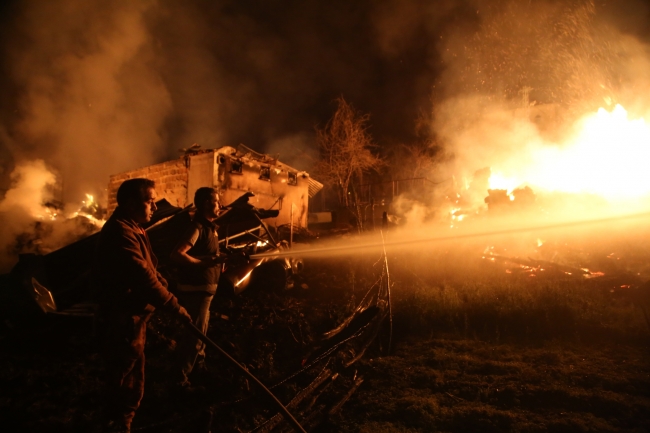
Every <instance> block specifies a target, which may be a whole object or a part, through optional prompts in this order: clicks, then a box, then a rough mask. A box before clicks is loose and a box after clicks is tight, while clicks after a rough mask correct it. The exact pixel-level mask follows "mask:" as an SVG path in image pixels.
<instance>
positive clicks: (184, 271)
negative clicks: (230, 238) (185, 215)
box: [178, 215, 221, 286]
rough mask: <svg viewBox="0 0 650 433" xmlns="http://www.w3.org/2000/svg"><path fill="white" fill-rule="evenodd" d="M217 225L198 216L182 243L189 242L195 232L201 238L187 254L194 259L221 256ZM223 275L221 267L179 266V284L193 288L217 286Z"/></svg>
mask: <svg viewBox="0 0 650 433" xmlns="http://www.w3.org/2000/svg"><path fill="white" fill-rule="evenodd" d="M217 229H218V227H217V225H216V224H214V223H213V222H211V221H208V220H207V219H205V218H204V217H203V216H201V215H196V216H195V217H194V219H193V220H192V226H191V227H190V229H189V230H188V231H187V232H186V233H185V236H184V237H183V238H182V239H181V243H183V242H189V240H190V238H191V236H192V234H193V232H195V231H197V230H198V232H199V237H198V239H197V240H196V242H195V243H194V245H193V246H192V248H190V249H189V251H188V252H187V254H188V255H190V256H192V257H197V258H200V257H204V256H215V255H217V254H219V237H218V236H217ZM220 275H221V265H220V264H219V265H215V266H211V267H207V268H197V267H196V266H179V269H178V283H179V284H187V285H191V286H203V285H206V284H217V283H218V282H219V276H220Z"/></svg>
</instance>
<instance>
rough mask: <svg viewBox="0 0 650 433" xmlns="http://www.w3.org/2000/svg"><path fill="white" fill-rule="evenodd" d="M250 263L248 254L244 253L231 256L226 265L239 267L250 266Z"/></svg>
mask: <svg viewBox="0 0 650 433" xmlns="http://www.w3.org/2000/svg"><path fill="white" fill-rule="evenodd" d="M249 261H250V257H249V256H248V254H246V253H244V252H243V251H242V252H236V253H232V254H229V255H228V257H227V260H226V263H227V264H228V265H230V266H234V267H237V266H244V265H246V264H248V262H249Z"/></svg>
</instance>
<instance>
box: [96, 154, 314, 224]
mask: <svg viewBox="0 0 650 433" xmlns="http://www.w3.org/2000/svg"><path fill="white" fill-rule="evenodd" d="M135 177H145V178H148V179H152V180H154V181H155V182H156V191H157V193H158V197H159V198H161V199H162V198H164V199H166V200H167V201H168V202H170V203H171V204H172V205H174V206H178V207H185V206H187V205H189V204H191V203H192V200H193V198H194V192H195V191H196V190H197V189H198V188H200V187H203V186H212V187H215V188H217V189H218V190H219V192H220V201H221V203H222V204H228V203H231V202H232V201H234V200H235V199H237V198H238V197H240V196H241V195H242V194H244V193H246V192H252V193H253V194H254V196H253V197H251V198H250V199H249V203H250V204H252V205H253V206H255V207H258V208H264V209H278V210H279V211H280V213H279V215H278V217H277V218H270V219H268V220H267V221H268V222H269V224H271V225H275V226H280V225H283V224H289V223H290V222H291V218H292V214H293V223H294V225H296V226H299V227H305V228H306V227H307V213H308V208H309V198H310V197H313V196H314V195H315V194H316V193H317V192H318V191H320V190H321V189H322V187H323V185H322V184H321V183H319V182H317V181H315V180H313V179H312V178H311V177H309V174H308V173H307V172H304V171H299V170H296V169H294V168H292V167H290V166H288V165H286V164H284V163H282V162H280V161H278V159H277V158H274V157H271V156H270V155H265V154H260V153H257V152H255V151H253V150H251V149H249V148H247V147H246V146H243V145H239V146H238V147H237V148H234V147H230V146H224V147H220V148H218V149H206V150H202V149H200V148H199V147H196V146H194V147H192V148H190V149H189V150H188V151H187V152H186V154H185V155H183V156H182V157H181V158H179V159H176V160H173V161H167V162H163V163H160V164H156V165H151V166H149V167H143V168H139V169H137V170H132V171H128V172H125V173H119V174H115V175H112V176H111V177H110V180H109V183H108V213H109V215H110V214H111V213H112V212H113V210H114V209H115V207H116V206H117V201H116V194H117V189H118V187H119V186H120V184H121V183H122V182H123V181H125V180H127V179H132V178H135ZM292 208H293V210H292Z"/></svg>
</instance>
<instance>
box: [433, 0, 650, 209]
mask: <svg viewBox="0 0 650 433" xmlns="http://www.w3.org/2000/svg"><path fill="white" fill-rule="evenodd" d="M627 6H630V4H629V3H628V4H627ZM632 10H633V9H632V8H630V9H627V8H625V7H623V6H620V7H619V8H618V9H615V10H612V8H611V7H608V6H607V5H601V4H595V3H594V2H592V1H589V0H576V1H572V2H557V1H537V2H517V1H505V2H490V3H483V2H479V3H477V5H476V17H477V20H478V21H477V23H476V24H475V26H474V27H472V28H465V29H462V30H461V31H450V32H449V33H447V34H446V35H444V37H443V39H442V41H441V44H440V53H441V55H442V58H443V62H444V64H445V65H446V67H445V69H444V71H442V73H441V74H440V76H439V79H440V81H439V82H438V85H437V94H436V98H435V99H434V101H433V102H434V104H433V110H432V112H433V115H432V118H433V121H432V133H433V134H434V135H435V136H436V139H437V140H438V142H439V143H440V144H442V146H443V148H444V149H445V152H446V153H447V155H448V156H449V159H448V160H449V161H451V163H449V164H445V165H443V166H439V167H437V172H438V173H440V172H441V171H442V172H444V173H447V175H448V176H458V177H460V178H464V179H468V180H469V181H471V179H472V177H473V175H474V173H475V171H477V170H480V169H483V168H485V167H492V168H493V169H494V168H497V169H498V170H500V171H503V172H504V174H505V175H510V176H513V175H521V174H523V173H526V171H530V169H531V167H534V166H535V165H536V164H538V163H539V162H540V161H539V158H540V155H545V154H548V153H549V152H552V151H554V150H557V149H562V148H563V146H565V144H566V143H567V142H569V141H570V140H571V139H572V138H573V136H574V135H575V127H576V125H577V124H579V121H580V119H581V118H583V117H584V116H585V115H588V114H591V113H595V112H596V110H597V109H598V108H599V107H605V108H606V109H608V110H610V111H611V110H613V109H614V107H615V105H616V104H622V105H624V106H625V107H626V108H627V109H628V111H629V112H630V116H631V117H632V118H638V117H641V116H644V115H645V116H646V118H649V117H648V114H650V103H648V101H647V97H646V95H647V89H648V86H650V80H649V79H648V77H650V63H649V59H650V56H649V55H648V53H649V50H648V45H646V44H645V43H644V42H642V41H641V40H640V39H639V38H638V37H637V36H634V35H631V34H630V33H627V32H629V31H630V27H620V26H621V25H622V24H623V23H625V22H627V20H626V19H625V16H626V14H629V13H630V12H631V11H632ZM640 10H646V13H647V8H646V9H643V8H641V9H640ZM638 11H639V9H637V12H638ZM636 30H639V29H638V28H637V29H636ZM612 145H613V146H612V149H613V150H612V152H613V153H614V152H615V150H614V145H615V143H612ZM558 169H559V168H558ZM562 169H563V170H567V169H568V170H571V169H572V167H562ZM558 174H560V173H558ZM603 175H605V173H603ZM520 178H523V180H524V181H525V180H526V179H525V177H524V176H520ZM532 186H533V188H534V185H532ZM478 198H479V199H480V198H481V197H478ZM481 202H482V200H481Z"/></svg>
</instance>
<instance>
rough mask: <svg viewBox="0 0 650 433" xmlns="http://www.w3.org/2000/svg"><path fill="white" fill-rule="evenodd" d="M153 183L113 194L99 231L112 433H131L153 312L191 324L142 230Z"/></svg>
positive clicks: (130, 183)
mask: <svg viewBox="0 0 650 433" xmlns="http://www.w3.org/2000/svg"><path fill="white" fill-rule="evenodd" d="M155 202H156V190H155V183H154V182H153V181H152V180H149V179H142V178H136V179H129V180H126V181H124V182H123V183H122V185H120V187H119V189H118V191H117V204H118V206H117V208H116V209H115V211H114V212H113V214H112V215H111V217H110V218H109V219H108V221H107V222H106V224H105V225H104V227H103V228H102V230H101V233H100V235H99V240H98V243H97V250H96V254H95V262H94V266H93V278H94V281H95V283H96V286H97V287H96V289H97V298H98V303H99V315H100V320H101V321H102V322H103V323H104V327H105V336H104V337H105V338H104V341H103V355H104V359H105V366H106V386H107V400H108V401H107V405H106V408H107V414H106V415H107V417H108V418H109V428H110V429H112V430H121V431H127V432H128V431H130V428H131V422H132V420H133V417H134V415H135V412H136V410H137V409H138V407H139V405H140V401H141V400H142V397H143V392H144V365H145V357H144V346H145V338H146V329H147V322H148V321H149V319H150V317H151V315H152V313H153V311H154V310H155V309H156V308H160V309H162V310H166V311H168V312H170V313H172V314H174V315H176V316H178V317H180V318H181V320H182V321H184V322H187V323H191V321H192V318H191V317H190V315H189V314H188V313H187V311H186V310H185V308H184V307H182V306H181V305H180V304H179V303H178V301H177V299H176V297H175V296H174V295H172V294H171V293H170V292H169V291H168V290H167V281H166V280H165V279H164V278H163V277H162V276H161V275H160V273H158V271H157V270H156V265H157V263H158V260H157V259H156V257H155V256H154V254H153V251H152V249H151V244H150V243H149V238H148V236H147V233H146V232H145V231H144V229H143V228H142V224H145V223H147V222H149V221H151V217H152V216H153V213H154V212H155V211H156V203H155Z"/></svg>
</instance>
